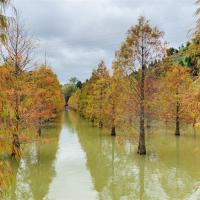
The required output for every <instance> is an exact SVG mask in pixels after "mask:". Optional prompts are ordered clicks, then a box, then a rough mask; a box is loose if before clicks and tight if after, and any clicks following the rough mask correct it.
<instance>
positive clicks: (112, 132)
mask: <svg viewBox="0 0 200 200" xmlns="http://www.w3.org/2000/svg"><path fill="white" fill-rule="evenodd" d="M111 136H116V130H115V126H113V127H112V129H111Z"/></svg>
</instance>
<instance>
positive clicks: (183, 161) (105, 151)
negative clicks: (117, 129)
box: [8, 111, 200, 200]
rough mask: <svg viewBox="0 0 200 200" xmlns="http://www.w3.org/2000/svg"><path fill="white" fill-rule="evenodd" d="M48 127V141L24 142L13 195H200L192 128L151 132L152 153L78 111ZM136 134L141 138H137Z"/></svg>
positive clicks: (38, 198) (69, 198)
mask: <svg viewBox="0 0 200 200" xmlns="http://www.w3.org/2000/svg"><path fill="white" fill-rule="evenodd" d="M63 115H64V116H63V119H62V120H61V122H57V123H56V125H54V126H53V125H52V126H50V127H49V128H47V129H45V130H43V137H44V138H45V139H47V141H46V142H45V140H44V142H42V143H40V144H35V143H34V144H31V145H30V144H29V145H26V146H24V147H23V148H24V155H23V158H22V159H21V161H20V162H18V163H17V162H12V163H11V164H12V168H13V184H12V187H11V190H10V192H9V194H8V199H11V200H32V199H33V200H43V199H44V200H95V199H97V200H126V199H127V200H134V199H136V200H138V199H139V200H168V199H170V200H171V199H172V200H179V199H180V200H184V199H186V200H196V199H200V136H199V134H198V132H196V133H195V132H194V131H193V129H192V128H189V129H184V135H182V136H181V137H179V138H177V137H175V136H174V132H173V129H169V128H162V129H158V128H156V129H155V128H154V129H149V130H148V131H147V133H146V134H147V138H146V139H147V148H148V152H149V153H148V155H147V156H146V157H141V156H138V155H137V153H136V150H137V140H136V139H133V140H131V141H130V140H125V139H124V138H123V137H116V138H112V137H110V135H109V132H108V133H107V131H106V130H103V131H102V130H100V129H98V128H95V127H92V126H91V125H90V124H89V123H88V122H87V121H86V120H84V119H82V118H81V117H80V116H78V115H77V114H76V113H74V112H72V111H69V112H65V113H64V114H63ZM133 138H135V137H133Z"/></svg>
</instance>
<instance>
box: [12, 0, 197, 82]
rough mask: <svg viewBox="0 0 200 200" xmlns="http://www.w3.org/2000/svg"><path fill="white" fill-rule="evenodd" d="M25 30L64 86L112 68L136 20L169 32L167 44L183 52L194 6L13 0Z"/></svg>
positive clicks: (133, 0)
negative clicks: (181, 47) (145, 20)
mask: <svg viewBox="0 0 200 200" xmlns="http://www.w3.org/2000/svg"><path fill="white" fill-rule="evenodd" d="M15 5H16V7H17V8H19V9H20V10H21V11H22V13H23V18H24V19H25V20H26V25H27V26H28V28H30V30H31V32H32V33H33V34H34V35H35V36H36V37H37V38H38V39H39V40H40V43H41V45H40V51H41V52H40V53H39V55H38V60H40V61H42V60H44V49H47V55H48V61H49V63H50V64H51V65H52V68H53V70H54V71H55V72H56V73H57V74H58V77H59V79H60V81H61V82H62V83H63V82H66V81H67V80H68V79H69V78H70V77H71V76H77V77H78V78H79V79H81V80H85V79H86V78H88V77H89V75H90V73H91V72H92V69H93V68H94V67H95V66H97V64H98V63H99V61H100V60H101V59H104V60H105V61H106V63H107V65H109V66H110V64H111V61H112V59H113V56H114V52H115V50H117V49H118V48H119V46H120V43H121V42H122V40H123V39H124V38H125V36H126V32H127V30H128V29H129V27H130V26H131V25H134V24H135V22H136V21H137V18H138V16H140V15H145V16H146V17H147V18H149V19H150V20H151V22H152V24H154V25H157V26H159V28H160V29H161V30H163V31H165V32H166V36H165V38H166V40H167V41H168V42H169V43H170V45H173V46H179V45H181V44H182V43H184V42H185V41H186V40H187V39H188V38H187V33H188V31H189V29H191V28H192V27H193V26H194V22H195V18H194V15H193V13H194V11H195V5H194V2H193V1H191V0H179V1H174V0H162V1H161V0H57V1H54V0H29V1H27V0H15Z"/></svg>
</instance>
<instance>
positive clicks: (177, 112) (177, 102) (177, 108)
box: [175, 92, 180, 136]
mask: <svg viewBox="0 0 200 200" xmlns="http://www.w3.org/2000/svg"><path fill="white" fill-rule="evenodd" d="M177 96H178V92H177ZM179 109H180V105H179V101H178V97H177V100H176V132H175V135H176V136H180V121H179Z"/></svg>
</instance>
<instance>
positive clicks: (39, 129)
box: [37, 127, 42, 137]
mask: <svg viewBox="0 0 200 200" xmlns="http://www.w3.org/2000/svg"><path fill="white" fill-rule="evenodd" d="M37 132H38V135H39V137H41V136H42V129H41V127H39V128H38V131H37Z"/></svg>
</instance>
